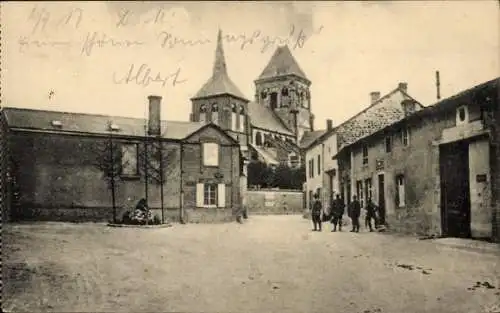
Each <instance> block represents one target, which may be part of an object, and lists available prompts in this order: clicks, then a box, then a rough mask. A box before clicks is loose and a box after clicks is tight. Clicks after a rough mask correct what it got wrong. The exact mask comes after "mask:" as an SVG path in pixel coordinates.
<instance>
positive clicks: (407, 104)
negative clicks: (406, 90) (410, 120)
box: [401, 99, 415, 116]
mask: <svg viewBox="0 0 500 313" xmlns="http://www.w3.org/2000/svg"><path fill="white" fill-rule="evenodd" d="M401 106H402V107H403V112H404V114H405V116H408V115H411V114H413V113H415V101H413V100H411V99H405V100H403V101H401Z"/></svg>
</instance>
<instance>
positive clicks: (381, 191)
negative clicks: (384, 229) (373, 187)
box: [378, 174, 385, 225]
mask: <svg viewBox="0 0 500 313" xmlns="http://www.w3.org/2000/svg"><path fill="white" fill-rule="evenodd" d="M378 206H379V214H380V217H379V223H380V224H382V225H385V180H384V174H379V175H378Z"/></svg>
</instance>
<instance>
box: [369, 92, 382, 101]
mask: <svg viewBox="0 0 500 313" xmlns="http://www.w3.org/2000/svg"><path fill="white" fill-rule="evenodd" d="M370 98H371V104H374V103H375V102H377V101H378V99H380V91H373V92H370Z"/></svg>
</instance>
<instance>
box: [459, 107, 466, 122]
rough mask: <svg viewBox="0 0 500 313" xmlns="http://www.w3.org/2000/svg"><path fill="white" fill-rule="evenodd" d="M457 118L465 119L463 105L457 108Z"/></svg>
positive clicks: (461, 120)
mask: <svg viewBox="0 0 500 313" xmlns="http://www.w3.org/2000/svg"><path fill="white" fill-rule="evenodd" d="M458 120H459V121H460V122H463V121H465V107H460V108H458Z"/></svg>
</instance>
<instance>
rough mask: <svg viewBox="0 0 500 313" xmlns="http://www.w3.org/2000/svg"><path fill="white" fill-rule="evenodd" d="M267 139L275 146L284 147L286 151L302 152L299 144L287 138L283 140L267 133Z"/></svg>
mask: <svg viewBox="0 0 500 313" xmlns="http://www.w3.org/2000/svg"><path fill="white" fill-rule="evenodd" d="M264 138H265V141H266V142H269V143H271V145H273V146H275V147H276V148H278V149H283V150H285V151H288V152H290V151H294V152H300V151H299V149H298V147H297V145H295V144H292V143H290V142H288V141H286V140H281V139H276V138H274V137H273V136H271V135H268V134H266V135H265V136H264Z"/></svg>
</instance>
